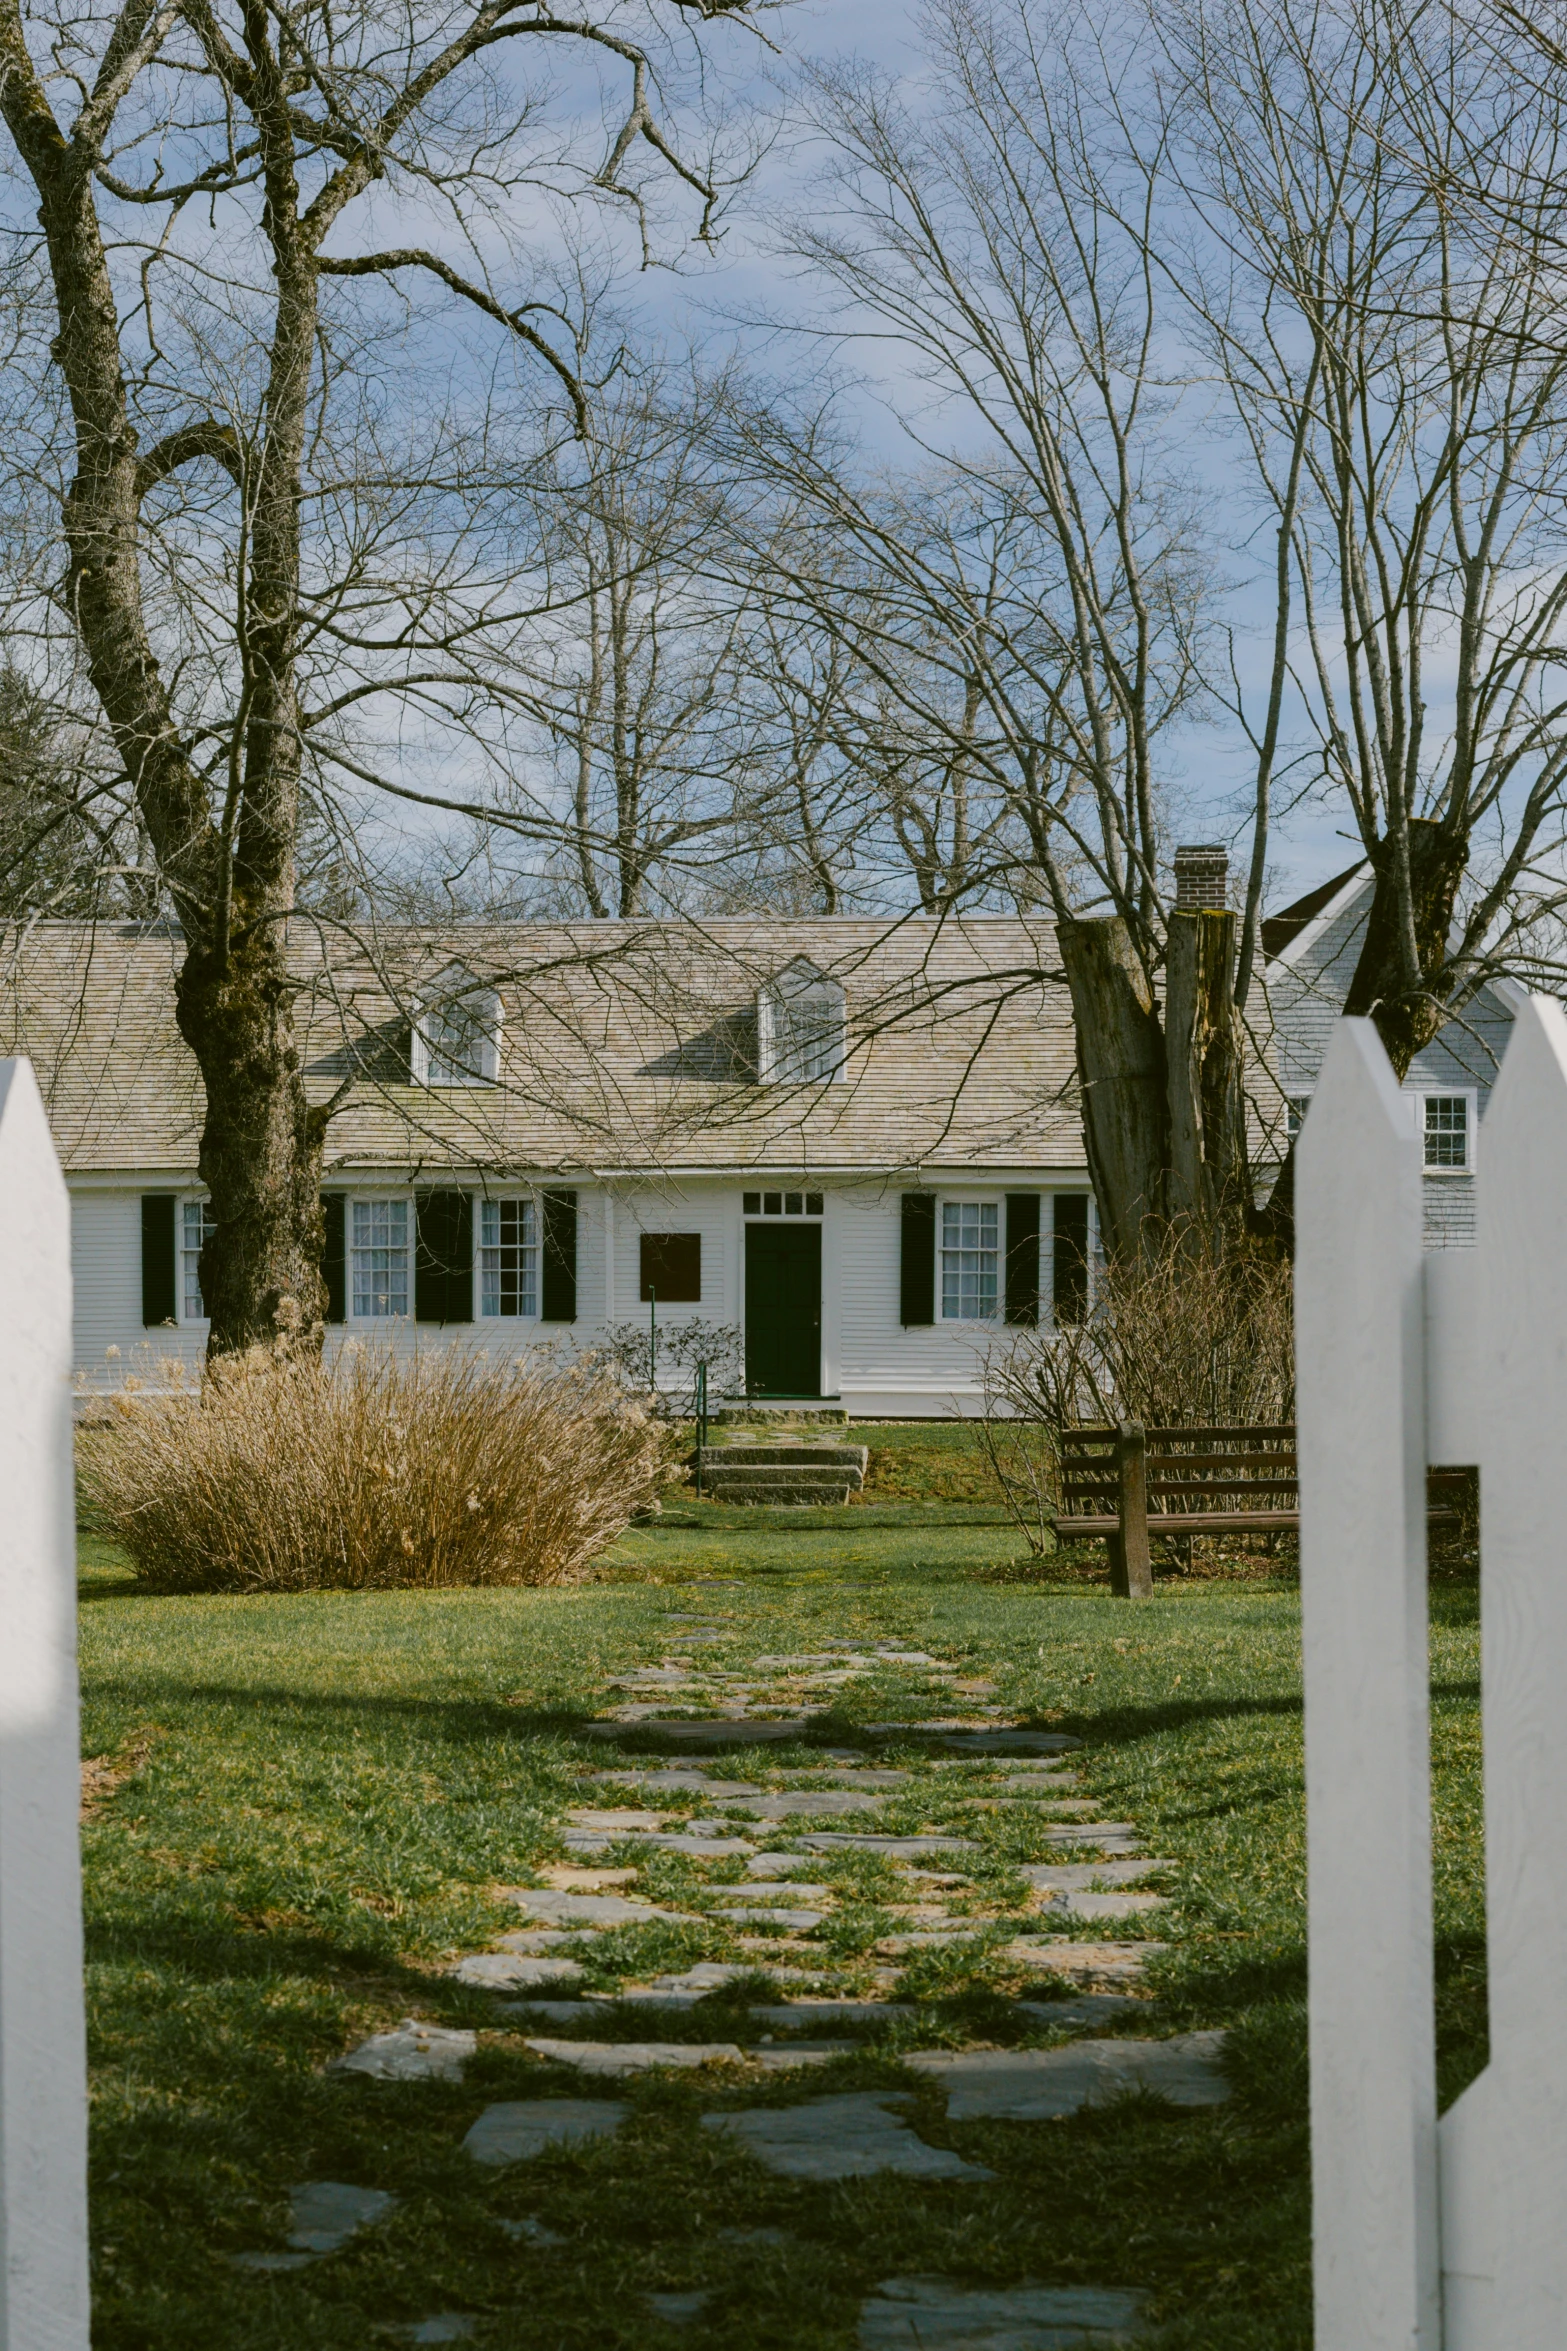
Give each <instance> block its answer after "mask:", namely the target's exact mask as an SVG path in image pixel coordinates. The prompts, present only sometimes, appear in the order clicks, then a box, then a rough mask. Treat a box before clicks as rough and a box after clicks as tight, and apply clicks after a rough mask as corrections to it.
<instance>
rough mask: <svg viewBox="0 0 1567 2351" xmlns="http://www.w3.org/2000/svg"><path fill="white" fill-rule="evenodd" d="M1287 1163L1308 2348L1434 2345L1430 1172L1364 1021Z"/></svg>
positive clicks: (1355, 1023) (1336, 1050) (1352, 1023)
mask: <svg viewBox="0 0 1567 2351" xmlns="http://www.w3.org/2000/svg"><path fill="white" fill-rule="evenodd" d="M1298 1152H1299V1162H1298V1175H1299V1209H1298V1217H1297V1243H1296V1259H1295V1299H1296V1348H1297V1363H1298V1369H1297V1390H1298V1403H1297V1415H1298V1425H1299V1446H1300V1503H1301V1609H1302V1619H1303V1649H1304V1664H1305V1684H1306V1840H1307V1873H1308V1895H1309V1915H1310V1938H1311V1953H1310V1987H1309V2012H1310V2037H1311V2162H1312V2236H1313V2248H1314V2294H1315V2306H1316V2344H1317V2351H1437V2346H1438V2345H1439V2344H1440V2343H1441V2341H1442V2334H1441V2313H1440V2303H1439V2280H1438V2248H1437V2183H1436V2087H1435V2052H1434V2042H1435V2035H1434V2018H1433V1998H1432V1953H1431V1832H1430V1766H1429V1748H1428V1738H1429V1733H1428V1719H1429V1711H1430V1710H1429V1698H1428V1669H1427V1662H1426V1658H1427V1649H1426V1593H1425V1402H1424V1383H1423V1344H1424V1329H1423V1317H1424V1287H1423V1280H1422V1203H1421V1171H1420V1163H1419V1152H1418V1146H1417V1143H1416V1139H1415V1135H1414V1131H1413V1127H1412V1124H1411V1121H1410V1118H1409V1114H1408V1110H1407V1107H1406V1106H1405V1104H1404V1103H1403V1101H1402V1100H1401V1098H1400V1095H1399V1091H1398V1087H1397V1084H1396V1082H1395V1080H1394V1077H1393V1072H1392V1070H1391V1068H1390V1066H1389V1064H1388V1060H1387V1056H1386V1054H1385V1053H1384V1051H1383V1049H1382V1045H1381V1043H1380V1040H1379V1039H1378V1037H1377V1034H1376V1031H1375V1029H1374V1028H1373V1027H1372V1025H1371V1023H1370V1022H1369V1021H1366V1020H1344V1021H1340V1022H1339V1024H1338V1026H1337V1028H1336V1030H1335V1032H1334V1036H1333V1041H1332V1044H1331V1046H1330V1047H1329V1050H1328V1054H1327V1057H1326V1060H1325V1061H1324V1063H1323V1067H1322V1074H1321V1077H1320V1079H1319V1081H1318V1085H1317V1090H1316V1093H1315V1094H1314V1096H1313V1098H1312V1103H1311V1109H1310V1112H1309V1114H1308V1116H1307V1119H1306V1123H1305V1126H1304V1128H1303V1130H1302V1133H1301V1137H1300V1142H1299V1145H1298ZM1551 1174H1552V1176H1553V1178H1554V1179H1555V1180H1557V1181H1560V1163H1558V1164H1557V1165H1556V1166H1555V1167H1554V1168H1553V1169H1552V1170H1551ZM1488 1670H1489V1661H1488ZM1487 1762H1488V1765H1489V1757H1488V1758H1487ZM1558 1948H1559V1947H1558ZM1514 2351H1522V2346H1521V2345H1518V2346H1515V2347H1514ZM1558 2351H1560V2346H1559V2345H1558Z"/></svg>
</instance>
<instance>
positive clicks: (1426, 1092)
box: [1410, 1086, 1480, 1183]
mask: <svg viewBox="0 0 1567 2351" xmlns="http://www.w3.org/2000/svg"><path fill="white" fill-rule="evenodd" d="M1410 1101H1411V1104H1412V1106H1413V1110H1414V1120H1415V1140H1416V1141H1417V1142H1418V1143H1419V1145H1420V1172H1421V1174H1422V1175H1423V1176H1426V1177H1428V1178H1429V1179H1430V1180H1431V1181H1432V1182H1435V1183H1442V1182H1446V1181H1450V1180H1451V1178H1452V1177H1454V1176H1472V1175H1473V1174H1474V1171H1475V1145H1476V1141H1477V1138H1478V1134H1479V1126H1480V1096H1479V1092H1478V1089H1477V1088H1475V1087H1474V1086H1422V1087H1421V1088H1420V1090H1419V1092H1418V1093H1415V1092H1411V1095H1410ZM1428 1102H1462V1103H1463V1104H1464V1164H1463V1166H1462V1167H1428V1166H1427V1165H1426V1104H1427V1103H1428Z"/></svg>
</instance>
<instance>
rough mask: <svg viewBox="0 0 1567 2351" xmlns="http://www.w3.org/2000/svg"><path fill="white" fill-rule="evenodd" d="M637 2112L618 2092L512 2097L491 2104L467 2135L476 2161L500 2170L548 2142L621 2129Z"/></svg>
mask: <svg viewBox="0 0 1567 2351" xmlns="http://www.w3.org/2000/svg"><path fill="white" fill-rule="evenodd" d="M630 2112H631V2109H630V2107H629V2106H623V2105H622V2104H621V2103H620V2101H619V2100H618V2099H614V2098H512V2099H507V2100H505V2101H503V2102H502V2103H501V2104H499V2105H496V2106H487V2107H486V2108H485V2110H484V2112H483V2113H482V2114H481V2115H480V2117H479V2119H478V2121H477V2122H476V2123H475V2124H474V2126H473V2128H472V2129H471V2130H470V2131H469V2133H468V2136H467V2137H466V2138H465V2139H464V2141H463V2151H464V2153H465V2154H467V2155H470V2156H471V2157H472V2158H473V2160H474V2162H475V2163H482V2164H484V2165H485V2166H486V2168H487V2169H491V2170H499V2169H500V2168H501V2167H502V2166H503V2165H504V2164H508V2163H526V2162H527V2161H528V2159H529V2157H530V2156H533V2155H542V2154H543V2153H544V2151H545V2149H546V2148H547V2147H575V2146H579V2145H580V2144H581V2142H582V2141H583V2140H584V2139H602V2138H605V2137H607V2136H608V2135H609V2133H610V2132H612V2131H618V2130H619V2128H620V2126H621V2124H622V2123H623V2122H624V2121H625V2119H626V2116H627V2115H628V2114H629V2113H630Z"/></svg>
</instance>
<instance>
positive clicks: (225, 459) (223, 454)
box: [136, 417, 244, 503]
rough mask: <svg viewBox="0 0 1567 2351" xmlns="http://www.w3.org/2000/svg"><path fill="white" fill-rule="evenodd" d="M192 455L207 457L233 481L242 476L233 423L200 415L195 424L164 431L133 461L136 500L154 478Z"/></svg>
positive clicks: (237, 481)
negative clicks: (171, 431) (160, 438)
mask: <svg viewBox="0 0 1567 2351" xmlns="http://www.w3.org/2000/svg"><path fill="white" fill-rule="evenodd" d="M196 457H211V458H213V459H214V460H215V461H216V463H217V464H219V465H221V466H222V468H223V470H224V472H225V473H226V474H228V475H229V477H230V479H231V480H233V481H234V482H236V483H242V482H243V480H244V467H243V462H242V459H241V456H240V446H239V436H238V434H237V433H236V432H235V430H234V427H233V426H232V425H228V424H219V423H218V422H217V421H216V419H215V418H213V417H203V418H202V419H201V421H200V423H199V424H186V425H181V426H180V428H179V430H178V432H174V433H165V435H164V436H163V439H162V440H161V441H157V442H155V443H154V444H153V446H152V448H150V449H149V450H148V451H147V454H146V456H145V457H143V458H140V459H139V460H138V461H137V466H136V497H137V502H138V503H140V501H141V500H142V499H143V498H145V497H146V495H147V492H148V491H149V490H150V489H151V488H152V487H153V484H154V483H155V482H161V481H162V480H163V478H164V476H165V475H166V474H171V473H173V472H175V471H176V469H177V468H178V467H180V466H182V465H189V464H190V462H191V460H192V459H193V458H196Z"/></svg>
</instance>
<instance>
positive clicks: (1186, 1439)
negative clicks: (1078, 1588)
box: [1057, 1420, 1300, 1599]
mask: <svg viewBox="0 0 1567 2351" xmlns="http://www.w3.org/2000/svg"><path fill="white" fill-rule="evenodd" d="M1237 1495H1244V1496H1246V1497H1247V1498H1248V1500H1250V1499H1251V1498H1252V1497H1253V1496H1255V1497H1256V1502H1255V1504H1254V1505H1253V1507H1251V1508H1248V1509H1239V1508H1237V1507H1236V1505H1235V1502H1234V1500H1233V1497H1235V1496H1237ZM1096 1503H1097V1504H1098V1505H1099V1508H1098V1509H1097V1510H1096V1509H1094V1508H1093V1507H1092V1506H1093V1505H1094V1504H1096ZM1106 1504H1108V1505H1109V1508H1108V1510H1107V1509H1106V1508H1105V1505H1106ZM1150 1505H1151V1507H1150ZM1299 1525H1300V1494H1299V1487H1298V1485H1297V1482H1296V1470H1295V1426H1294V1423H1293V1422H1292V1421H1290V1422H1280V1423H1279V1424H1277V1425H1276V1426H1267V1425H1261V1426H1253V1427H1249V1428H1227V1429H1217V1428H1205V1429H1145V1428H1144V1427H1143V1426H1142V1424H1141V1422H1140V1421H1135V1420H1126V1421H1122V1422H1121V1423H1120V1425H1119V1426H1118V1427H1116V1428H1082V1429H1067V1430H1066V1431H1065V1432H1064V1433H1063V1435H1062V1439H1061V1517H1060V1520H1059V1522H1058V1525H1057V1533H1058V1534H1060V1535H1064V1536H1066V1537H1068V1538H1070V1537H1072V1536H1074V1535H1103V1536H1104V1537H1106V1538H1107V1539H1108V1541H1109V1544H1110V1588H1111V1590H1112V1591H1114V1592H1119V1593H1120V1594H1122V1595H1123V1597H1129V1598H1132V1599H1143V1598H1145V1597H1146V1596H1147V1594H1148V1593H1149V1592H1151V1591H1152V1590H1153V1567H1152V1562H1151V1559H1150V1555H1149V1549H1148V1540H1149V1537H1150V1535H1224V1534H1271V1533H1277V1532H1278V1531H1280V1530H1281V1529H1289V1528H1298V1527H1299Z"/></svg>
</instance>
